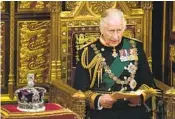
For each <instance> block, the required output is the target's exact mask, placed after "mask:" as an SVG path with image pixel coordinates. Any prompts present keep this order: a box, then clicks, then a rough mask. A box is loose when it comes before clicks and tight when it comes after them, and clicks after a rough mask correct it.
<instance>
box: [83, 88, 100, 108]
mask: <svg viewBox="0 0 175 119" xmlns="http://www.w3.org/2000/svg"><path fill="white" fill-rule="evenodd" d="M98 95H99V93H96V92H92V91H90V90H89V91H86V92H85V96H86V99H87V101H88V102H89V106H90V108H92V109H95V107H94V101H95V98H96V97H97V96H98Z"/></svg>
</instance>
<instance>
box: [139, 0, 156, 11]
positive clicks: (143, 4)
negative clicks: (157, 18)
mask: <svg viewBox="0 0 175 119" xmlns="http://www.w3.org/2000/svg"><path fill="white" fill-rule="evenodd" d="M141 7H142V8H143V9H144V10H149V9H152V8H153V3H152V1H149V2H148V1H143V2H141Z"/></svg>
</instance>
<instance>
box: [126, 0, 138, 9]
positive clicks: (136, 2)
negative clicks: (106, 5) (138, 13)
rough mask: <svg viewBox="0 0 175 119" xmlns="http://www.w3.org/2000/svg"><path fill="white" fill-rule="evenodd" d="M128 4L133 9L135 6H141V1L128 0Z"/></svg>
mask: <svg viewBox="0 0 175 119" xmlns="http://www.w3.org/2000/svg"><path fill="white" fill-rule="evenodd" d="M126 4H127V5H128V6H129V8H131V9H133V8H134V9H135V8H141V1H127V2H126Z"/></svg>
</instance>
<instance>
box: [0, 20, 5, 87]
mask: <svg viewBox="0 0 175 119" xmlns="http://www.w3.org/2000/svg"><path fill="white" fill-rule="evenodd" d="M0 31H1V34H0V68H1V72H0V73H1V74H0V83H1V86H4V78H3V74H4V67H3V66H4V62H3V61H4V40H5V22H1V24H0Z"/></svg>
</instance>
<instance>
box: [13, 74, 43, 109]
mask: <svg viewBox="0 0 175 119" xmlns="http://www.w3.org/2000/svg"><path fill="white" fill-rule="evenodd" d="M27 81H28V82H27V86H26V87H23V88H20V89H17V90H16V91H15V95H16V97H17V102H18V106H17V109H18V110H20V111H25V112H40V111H44V110H45V106H44V93H46V89H45V88H42V87H34V74H28V75H27Z"/></svg>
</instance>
